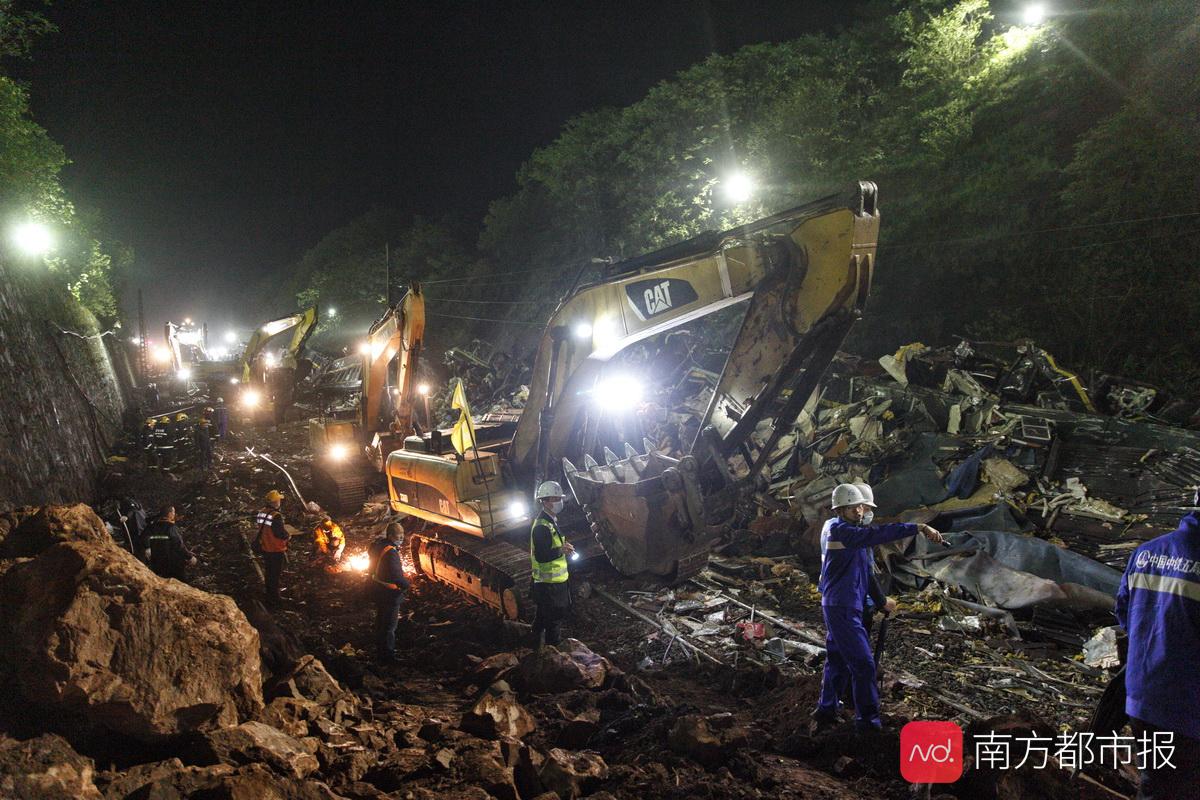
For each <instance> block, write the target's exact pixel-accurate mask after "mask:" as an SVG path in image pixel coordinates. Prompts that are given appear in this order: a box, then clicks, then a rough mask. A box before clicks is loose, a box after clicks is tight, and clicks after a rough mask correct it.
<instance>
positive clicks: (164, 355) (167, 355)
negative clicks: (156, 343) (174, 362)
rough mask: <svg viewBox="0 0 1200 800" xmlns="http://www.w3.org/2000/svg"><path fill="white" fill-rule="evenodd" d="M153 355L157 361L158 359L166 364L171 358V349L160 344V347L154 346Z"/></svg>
mask: <svg viewBox="0 0 1200 800" xmlns="http://www.w3.org/2000/svg"><path fill="white" fill-rule="evenodd" d="M152 355H153V356H154V360H155V361H158V362H161V363H164V364H165V363H166V362H168V361H170V360H171V351H170V350H168V349H167V348H165V347H161V346H160V347H156V348H154V353H153V354H152Z"/></svg>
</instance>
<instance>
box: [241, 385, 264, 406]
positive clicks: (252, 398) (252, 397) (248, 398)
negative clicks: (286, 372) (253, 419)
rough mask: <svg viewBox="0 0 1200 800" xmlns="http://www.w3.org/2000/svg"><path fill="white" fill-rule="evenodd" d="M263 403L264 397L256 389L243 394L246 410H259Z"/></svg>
mask: <svg viewBox="0 0 1200 800" xmlns="http://www.w3.org/2000/svg"><path fill="white" fill-rule="evenodd" d="M260 402H262V395H261V394H259V393H258V391H257V390H255V389H247V390H246V391H244V392H242V406H244V407H245V408H257V407H258V404H259V403H260Z"/></svg>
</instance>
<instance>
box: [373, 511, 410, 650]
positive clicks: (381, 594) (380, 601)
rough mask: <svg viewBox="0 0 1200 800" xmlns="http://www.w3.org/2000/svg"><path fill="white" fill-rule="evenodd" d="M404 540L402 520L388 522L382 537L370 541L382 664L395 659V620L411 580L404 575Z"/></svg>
mask: <svg viewBox="0 0 1200 800" xmlns="http://www.w3.org/2000/svg"><path fill="white" fill-rule="evenodd" d="M403 543H404V527H403V526H402V525H401V524H400V523H399V522H390V523H388V526H387V528H386V529H385V530H384V533H383V536H382V537H381V538H379V539H376V540H375V541H374V542H372V543H371V546H370V547H369V548H368V549H367V552H368V553H370V554H371V563H370V567H369V569H370V570H371V582H372V583H371V586H372V589H373V593H374V596H375V654H376V656H377V657H378V659H379V661H380V662H381V663H383V664H393V663H395V661H396V623H397V622H398V621H399V618H400V604H401V603H403V602H404V593H405V592H407V591H408V589H409V586H410V583H409V580H408V578H407V577H405V575H404V562H403V561H402V560H401V559H400V546H401V545H402V544H403Z"/></svg>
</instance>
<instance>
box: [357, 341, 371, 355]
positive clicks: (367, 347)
mask: <svg viewBox="0 0 1200 800" xmlns="http://www.w3.org/2000/svg"><path fill="white" fill-rule="evenodd" d="M358 352H359V354H360V355H364V356H366V355H370V354H371V343H370V342H359V343H358Z"/></svg>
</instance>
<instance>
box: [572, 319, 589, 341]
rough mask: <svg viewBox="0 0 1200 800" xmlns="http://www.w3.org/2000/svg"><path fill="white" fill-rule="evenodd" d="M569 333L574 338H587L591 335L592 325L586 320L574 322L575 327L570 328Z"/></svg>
mask: <svg viewBox="0 0 1200 800" xmlns="http://www.w3.org/2000/svg"><path fill="white" fill-rule="evenodd" d="M571 333H572V334H574V335H575V338H576V339H588V338H590V337H591V335H592V326H591V323H588V322H576V323H575V327H573V328H571Z"/></svg>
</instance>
